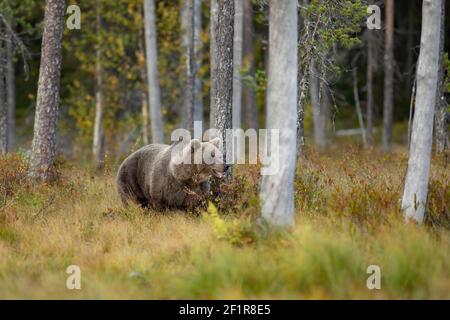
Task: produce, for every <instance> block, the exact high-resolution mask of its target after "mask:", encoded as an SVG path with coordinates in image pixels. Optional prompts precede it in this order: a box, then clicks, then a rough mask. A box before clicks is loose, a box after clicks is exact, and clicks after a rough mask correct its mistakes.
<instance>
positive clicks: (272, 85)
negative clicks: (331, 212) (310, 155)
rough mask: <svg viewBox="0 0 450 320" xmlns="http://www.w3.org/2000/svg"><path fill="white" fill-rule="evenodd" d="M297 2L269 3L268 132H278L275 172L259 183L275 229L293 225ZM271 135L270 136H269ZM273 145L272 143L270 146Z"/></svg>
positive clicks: (263, 206) (267, 217)
mask: <svg viewBox="0 0 450 320" xmlns="http://www.w3.org/2000/svg"><path fill="white" fill-rule="evenodd" d="M297 34H298V30H297V0H284V1H278V0H272V1H271V2H270V18H269V50H270V59H269V79H268V87H267V128H268V129H269V130H270V129H278V130H279V152H278V154H274V153H272V154H271V156H272V157H278V159H279V160H280V161H279V162H278V171H277V172H276V173H275V174H273V175H264V173H263V172H262V181H261V192H260V199H261V210H262V216H263V218H264V219H265V220H267V221H268V222H270V223H272V224H274V225H277V226H291V225H293V224H294V174H295V162H296V136H297V135H296V131H297V130H296V127H297V119H296V117H297V107H296V105H297V67H298V66H297V58H298V57H297ZM268 134H269V135H270V133H268ZM271 144H272V145H274V144H275V142H274V141H272V143H271Z"/></svg>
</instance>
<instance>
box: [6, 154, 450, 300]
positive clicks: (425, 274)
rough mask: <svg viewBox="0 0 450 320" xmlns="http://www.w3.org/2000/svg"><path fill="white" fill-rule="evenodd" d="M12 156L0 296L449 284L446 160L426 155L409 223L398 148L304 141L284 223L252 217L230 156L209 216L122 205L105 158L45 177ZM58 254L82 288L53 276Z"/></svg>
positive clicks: (439, 288) (383, 292)
mask: <svg viewBox="0 0 450 320" xmlns="http://www.w3.org/2000/svg"><path fill="white" fill-rule="evenodd" d="M18 163H22V160H21V157H20V156H8V157H6V158H5V157H4V158H2V159H1V160H0V181H2V184H1V188H0V198H1V199H2V200H1V201H2V202H1V203H0V206H1V207H0V298H66V299H68V298H112V299H124V298H138V299H140V298H151V299H154V298H155V299H156V298H158V299H177V298H195V299H200V298H208V299H209V298H238V299H239V298H256V299H259V298H275V299H277V298H286V299H297V298H301V299H312V298H323V299H325V298H327V299H336V298H349V299H359V298H369V299H379V298H395V299H398V298H413V299H420V298H425V299H428V298H447V299H448V298H450V250H449V249H450V246H449V244H450V231H449V229H448V226H449V202H450V201H449V200H450V191H449V186H448V181H449V175H450V172H449V169H448V167H446V165H445V163H442V162H440V161H438V160H436V161H434V162H433V166H432V170H431V183H430V195H429V206H428V212H427V213H428V217H429V218H428V219H427V222H426V225H425V226H421V227H417V226H415V225H405V224H404V223H403V219H402V217H401V212H400V210H399V199H400V197H401V192H402V183H403V178H404V172H405V170H406V157H405V153H404V151H399V152H398V153H397V154H394V155H393V156H389V157H384V156H383V155H381V154H379V153H377V151H367V152H365V151H361V150H358V149H354V148H350V147H346V148H341V149H340V150H337V149H336V150H331V151H329V153H327V154H316V153H313V152H310V156H309V158H308V160H306V161H303V162H301V163H299V165H298V171H297V177H296V205H297V209H298V213H297V216H296V226H295V227H294V228H292V229H291V230H289V231H285V232H277V231H274V232H272V231H271V230H270V229H267V228H266V227H265V226H264V225H263V224H260V223H259V222H258V219H257V217H258V210H259V209H258V206H257V205H258V195H257V191H258V173H257V168H252V167H241V168H237V169H236V170H235V172H236V175H237V177H236V179H235V182H233V183H232V184H231V185H228V186H224V187H223V188H222V192H221V194H220V196H219V197H218V198H217V199H215V204H216V208H217V209H218V211H217V215H216V216H215V218H212V219H211V216H210V214H204V215H202V214H199V213H202V212H203V211H206V207H205V208H202V209H199V210H198V211H197V212H193V213H187V212H182V211H166V212H153V211H148V210H144V209H141V208H139V207H136V206H132V207H129V208H123V207H122V206H121V204H120V202H119V199H118V196H117V194H116V191H115V186H114V183H113V174H112V173H111V172H114V170H108V171H107V173H106V174H105V175H95V174H92V172H91V171H90V170H87V169H83V168H79V167H78V166H76V165H71V164H69V163H66V164H64V165H63V166H62V168H61V179H60V181H59V182H58V183H57V184H55V185H45V184H38V185H36V184H30V183H28V182H27V179H26V170H25V169H24V168H25V167H22V166H19V165H17V164H18ZM23 166H26V162H23ZM20 170H22V171H20ZM11 177H13V178H11ZM217 224H223V225H224V226H225V231H224V230H223V229H220V228H219V229H220V230H222V231H220V232H218V228H217ZM69 265H78V266H80V268H81V277H82V289H81V290H68V289H67V288H66V278H67V276H68V275H67V274H66V272H65V271H66V268H67V267H68V266H69ZM369 265H378V266H380V268H381V289H380V290H368V289H367V287H366V279H367V277H368V276H369V275H368V274H367V273H366V269H367V267H368V266H369Z"/></svg>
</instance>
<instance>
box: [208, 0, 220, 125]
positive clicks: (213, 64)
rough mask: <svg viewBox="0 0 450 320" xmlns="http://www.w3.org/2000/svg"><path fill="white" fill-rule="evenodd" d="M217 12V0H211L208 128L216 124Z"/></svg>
mask: <svg viewBox="0 0 450 320" xmlns="http://www.w3.org/2000/svg"><path fill="white" fill-rule="evenodd" d="M218 10H219V4H218V0H211V13H210V22H209V28H210V36H209V38H210V52H209V54H210V57H211V58H210V60H211V65H210V68H211V71H210V77H211V101H210V106H209V127H210V128H214V127H215V123H216V105H215V103H216V101H215V95H214V94H213V85H214V79H215V78H216V73H215V72H216V70H217V68H216V56H215V55H216V52H217V50H218V49H217V42H216V38H215V37H216V35H215V32H216V31H215V30H216V25H217V23H218V19H219V18H218Z"/></svg>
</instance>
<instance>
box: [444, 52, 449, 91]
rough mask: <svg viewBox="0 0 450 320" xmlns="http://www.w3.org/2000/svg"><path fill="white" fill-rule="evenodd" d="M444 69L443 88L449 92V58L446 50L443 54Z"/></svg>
mask: <svg viewBox="0 0 450 320" xmlns="http://www.w3.org/2000/svg"><path fill="white" fill-rule="evenodd" d="M444 70H445V86H444V87H445V88H446V90H447V92H450V59H449V57H448V52H446V53H445V54H444Z"/></svg>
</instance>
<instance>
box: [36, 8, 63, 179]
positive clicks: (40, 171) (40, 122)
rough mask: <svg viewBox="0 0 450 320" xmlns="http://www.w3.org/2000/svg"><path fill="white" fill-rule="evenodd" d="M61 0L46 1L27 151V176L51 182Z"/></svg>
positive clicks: (57, 87) (61, 32)
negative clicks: (30, 149) (32, 116)
mask: <svg viewBox="0 0 450 320" xmlns="http://www.w3.org/2000/svg"><path fill="white" fill-rule="evenodd" d="M65 8H66V1H65V0H47V1H46V4H45V17H44V33H43V35H42V51H41V65H40V69H39V82H38V91H37V103H36V115H35V121H34V135H33V146H32V153H31V173H30V174H31V176H32V177H34V178H36V179H42V180H45V181H51V180H53V179H55V178H56V172H55V168H54V161H55V155H56V122H57V117H58V109H59V88H60V77H61V63H62V50H61V42H62V36H63V31H64V14H65Z"/></svg>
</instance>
